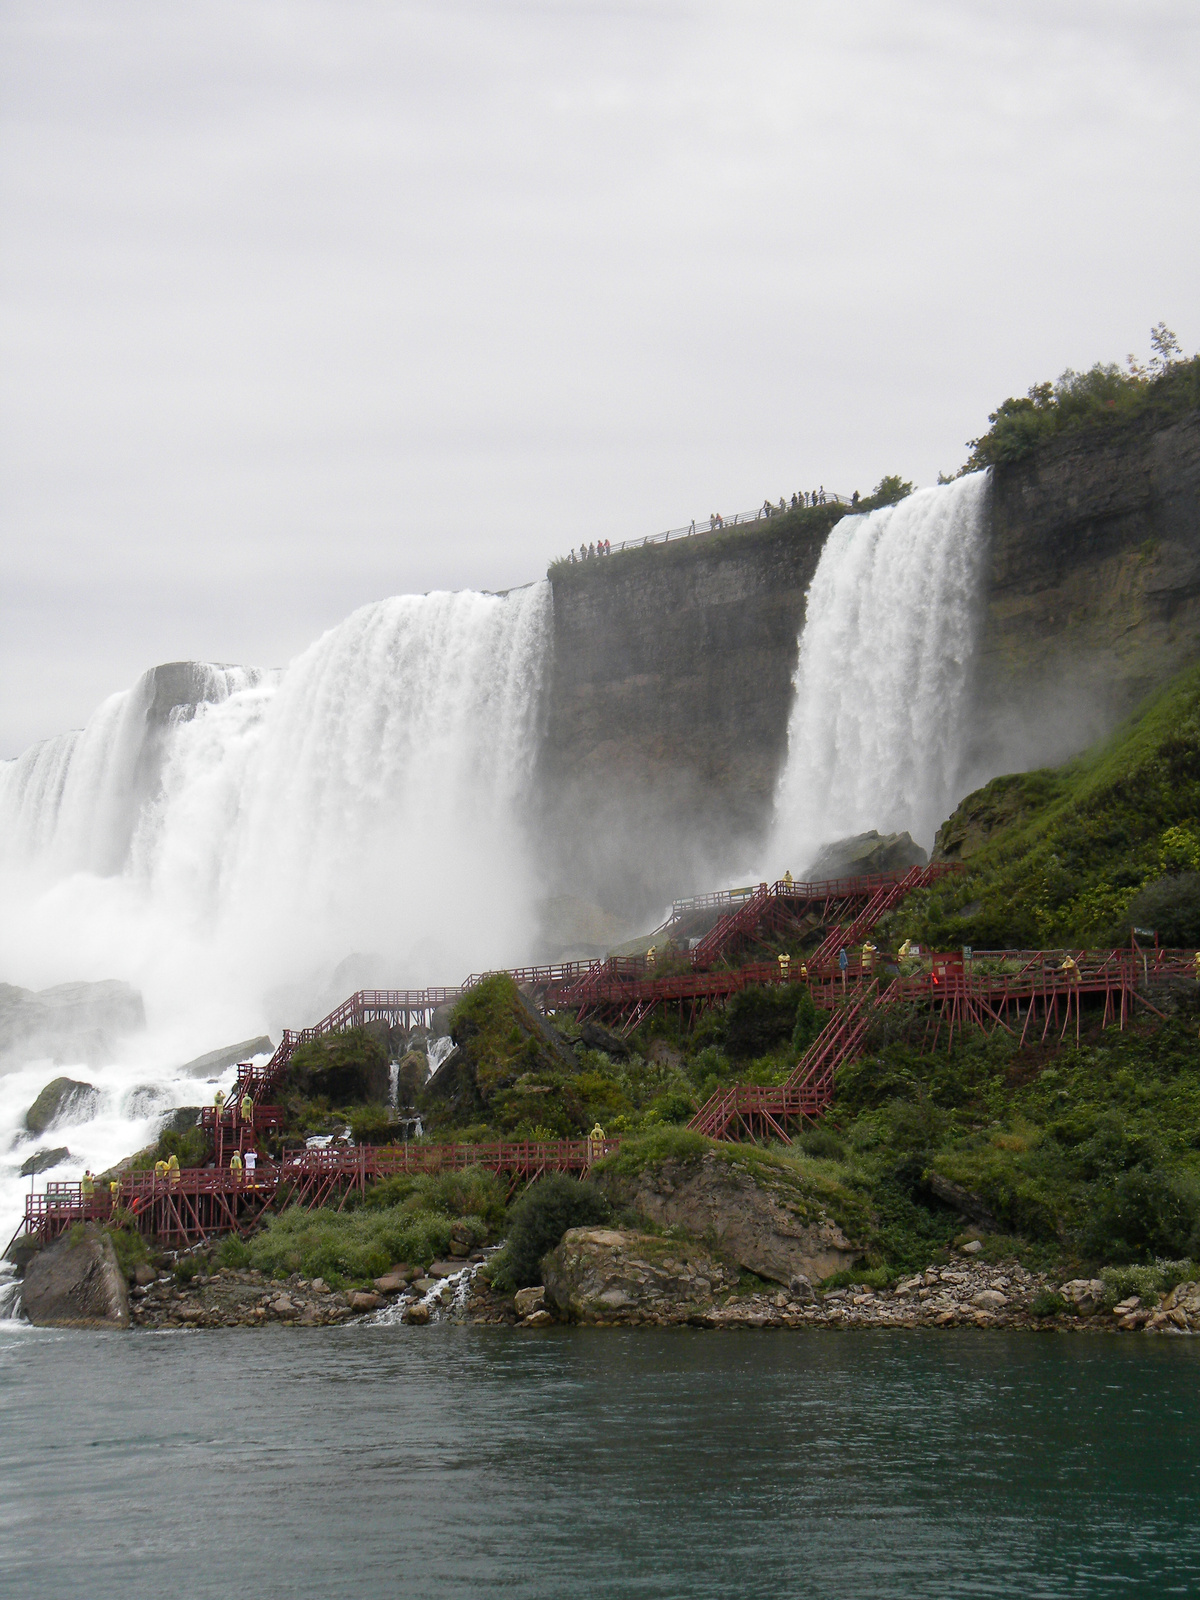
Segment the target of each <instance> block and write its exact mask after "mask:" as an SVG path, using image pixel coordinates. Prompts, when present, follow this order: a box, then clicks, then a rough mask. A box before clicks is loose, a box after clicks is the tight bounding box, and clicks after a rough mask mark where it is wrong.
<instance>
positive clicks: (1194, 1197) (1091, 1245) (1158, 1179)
mask: <svg viewBox="0 0 1200 1600" xmlns="http://www.w3.org/2000/svg"><path fill="white" fill-rule="evenodd" d="M1083 1242H1084V1248H1085V1250H1086V1251H1087V1253H1088V1254H1089V1255H1092V1256H1096V1257H1098V1258H1099V1259H1101V1260H1107V1261H1114V1262H1124V1261H1150V1260H1153V1258H1154V1257H1155V1256H1174V1257H1180V1256H1195V1255H1197V1254H1200V1190H1198V1188H1197V1185H1196V1183H1195V1181H1194V1179H1193V1178H1192V1177H1191V1175H1190V1174H1189V1173H1180V1172H1176V1173H1171V1172H1167V1171H1165V1170H1164V1169H1163V1168H1161V1167H1153V1168H1150V1169H1148V1170H1147V1169H1146V1168H1142V1167H1134V1168H1132V1169H1131V1170H1130V1171H1128V1172H1123V1173H1121V1175H1120V1176H1119V1177H1118V1178H1117V1179H1116V1180H1115V1181H1114V1182H1113V1183H1112V1184H1111V1185H1110V1186H1108V1187H1106V1189H1105V1190H1104V1192H1103V1194H1102V1197H1101V1199H1100V1201H1099V1203H1098V1205H1097V1206H1096V1208H1095V1210H1094V1211H1093V1213H1092V1215H1091V1217H1090V1218H1089V1220H1088V1223H1087V1225H1086V1227H1085V1230H1084V1241H1083Z"/></svg>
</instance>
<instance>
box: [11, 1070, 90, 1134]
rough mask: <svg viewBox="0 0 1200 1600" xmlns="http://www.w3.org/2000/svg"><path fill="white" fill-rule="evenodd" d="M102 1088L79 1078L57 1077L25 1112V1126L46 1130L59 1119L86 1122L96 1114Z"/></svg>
mask: <svg viewBox="0 0 1200 1600" xmlns="http://www.w3.org/2000/svg"><path fill="white" fill-rule="evenodd" d="M99 1103H100V1091H99V1089H97V1088H96V1087H95V1086H94V1085H93V1084H90V1083H81V1082H80V1081H79V1079H78V1078H55V1079H54V1080H53V1082H51V1083H48V1084H47V1085H46V1087H45V1088H44V1089H43V1090H42V1092H41V1094H39V1095H38V1097H37V1099H36V1100H35V1101H34V1102H33V1104H32V1105H31V1106H30V1108H29V1110H28V1111H27V1112H26V1113H25V1126H26V1127H27V1128H28V1129H29V1131H30V1133H32V1134H38V1135H40V1134H43V1133H45V1132H46V1130H47V1129H48V1128H52V1127H54V1125H55V1123H57V1122H87V1121H89V1120H90V1119H91V1118H92V1117H94V1116H95V1114H96V1107H97V1105H98V1104H99Z"/></svg>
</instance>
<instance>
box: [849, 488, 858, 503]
mask: <svg viewBox="0 0 1200 1600" xmlns="http://www.w3.org/2000/svg"><path fill="white" fill-rule="evenodd" d="M850 504H851V505H852V506H856V505H857V504H858V490H857V489H855V491H854V493H853V494H852V495H851V496H850Z"/></svg>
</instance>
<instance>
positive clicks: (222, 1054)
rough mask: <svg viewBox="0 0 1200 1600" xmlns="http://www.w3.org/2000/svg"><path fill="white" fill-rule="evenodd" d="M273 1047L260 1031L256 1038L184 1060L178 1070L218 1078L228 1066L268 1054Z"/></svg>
mask: <svg viewBox="0 0 1200 1600" xmlns="http://www.w3.org/2000/svg"><path fill="white" fill-rule="evenodd" d="M274 1048H275V1046H274V1045H273V1044H272V1043H271V1041H270V1039H268V1037H267V1036H266V1034H265V1033H260V1034H259V1036H258V1038H257V1039H243V1040H242V1042H241V1044H227V1045H223V1046H222V1048H221V1049H220V1050H210V1051H209V1052H208V1054H207V1055H203V1056H197V1057H196V1059H195V1060H194V1061H188V1062H185V1063H184V1065H183V1066H182V1067H180V1068H179V1071H180V1072H181V1073H183V1074H184V1075H185V1076H187V1077H189V1078H219V1077H220V1076H221V1074H222V1073H223V1072H228V1071H229V1069H230V1067H236V1066H237V1064H238V1062H239V1061H249V1060H250V1059H251V1057H252V1056H262V1055H268V1054H270V1052H271V1051H272V1050H274Z"/></svg>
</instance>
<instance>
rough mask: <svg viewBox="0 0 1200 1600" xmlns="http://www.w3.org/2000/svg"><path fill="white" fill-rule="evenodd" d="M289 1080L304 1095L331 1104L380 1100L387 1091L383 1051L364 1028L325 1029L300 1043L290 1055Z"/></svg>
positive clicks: (384, 1054) (350, 1103) (379, 1101)
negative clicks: (304, 1042)
mask: <svg viewBox="0 0 1200 1600" xmlns="http://www.w3.org/2000/svg"><path fill="white" fill-rule="evenodd" d="M288 1076H289V1080H290V1082H291V1083H292V1084H293V1085H294V1087H295V1088H296V1089H297V1090H298V1091H299V1092H300V1093H301V1094H302V1095H304V1096H305V1097H306V1098H308V1099H317V1098H324V1099H325V1100H327V1101H329V1102H330V1103H331V1104H332V1105H343V1106H344V1105H364V1104H369V1103H371V1102H375V1103H384V1102H386V1100H387V1093H388V1057H387V1051H386V1050H385V1049H384V1047H383V1045H382V1044H381V1043H380V1042H379V1040H378V1039H377V1038H376V1037H375V1035H374V1034H373V1033H370V1032H368V1030H367V1029H366V1028H347V1029H346V1030H345V1032H344V1033H327V1034H323V1035H322V1036H321V1038H319V1039H310V1040H309V1042H308V1043H307V1044H302V1045H301V1046H300V1047H299V1049H298V1050H297V1051H296V1053H295V1054H294V1055H293V1056H292V1062H291V1067H290V1069H289V1073H288Z"/></svg>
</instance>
